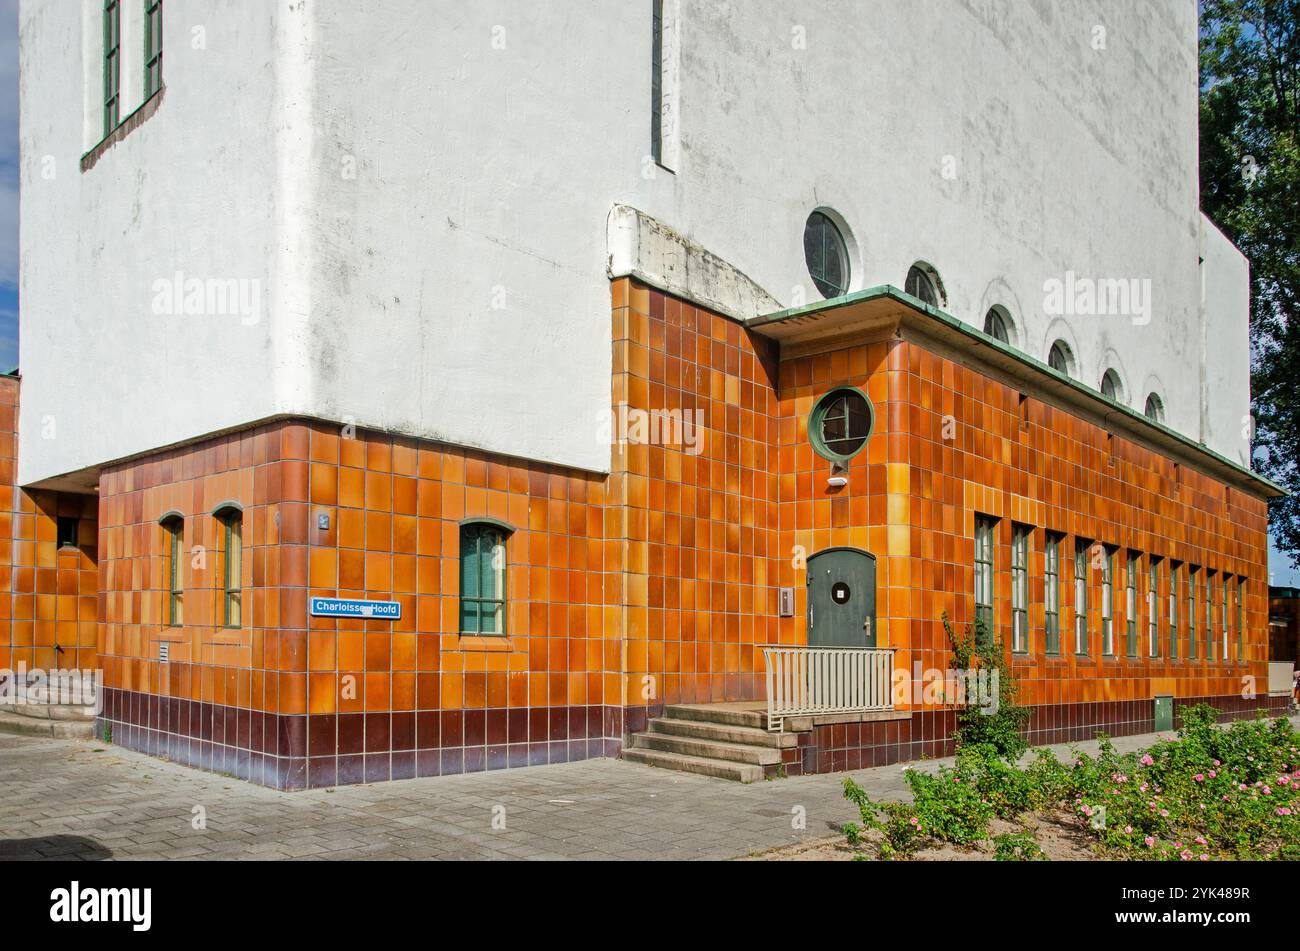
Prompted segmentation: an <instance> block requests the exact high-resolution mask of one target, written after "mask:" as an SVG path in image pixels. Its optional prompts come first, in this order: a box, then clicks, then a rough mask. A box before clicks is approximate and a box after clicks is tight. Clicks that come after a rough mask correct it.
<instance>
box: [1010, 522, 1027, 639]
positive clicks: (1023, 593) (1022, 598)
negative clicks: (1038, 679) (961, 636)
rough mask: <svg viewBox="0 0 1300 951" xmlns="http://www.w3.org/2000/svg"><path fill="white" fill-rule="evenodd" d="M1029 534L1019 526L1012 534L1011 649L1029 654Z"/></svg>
mask: <svg viewBox="0 0 1300 951" xmlns="http://www.w3.org/2000/svg"><path fill="white" fill-rule="evenodd" d="M1029 532H1030V529H1028V528H1026V527H1025V526H1024V525H1017V526H1015V527H1014V528H1013V529H1012V533H1011V649H1012V650H1013V651H1014V652H1016V653H1017V654H1027V653H1029Z"/></svg>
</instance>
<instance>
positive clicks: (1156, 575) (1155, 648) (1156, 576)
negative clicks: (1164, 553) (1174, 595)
mask: <svg viewBox="0 0 1300 951" xmlns="http://www.w3.org/2000/svg"><path fill="white" fill-rule="evenodd" d="M1147 656H1149V657H1159V656H1160V559H1159V558H1155V557H1148V558H1147Z"/></svg>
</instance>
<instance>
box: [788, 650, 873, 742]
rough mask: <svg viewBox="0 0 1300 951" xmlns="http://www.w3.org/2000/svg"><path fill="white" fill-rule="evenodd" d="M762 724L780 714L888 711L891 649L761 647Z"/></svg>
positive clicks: (809, 714)
mask: <svg viewBox="0 0 1300 951" xmlns="http://www.w3.org/2000/svg"><path fill="white" fill-rule="evenodd" d="M763 661H764V663H765V664H766V666H767V728H768V730H769V731H771V732H773V733H779V732H781V731H782V730H783V729H784V728H785V719H786V717H795V716H818V715H827V714H838V713H868V712H871V711H876V710H892V709H893V708H894V704H893V681H894V650H893V649H892V648H874V647H873V648H867V647H827V648H822V647H765V648H763Z"/></svg>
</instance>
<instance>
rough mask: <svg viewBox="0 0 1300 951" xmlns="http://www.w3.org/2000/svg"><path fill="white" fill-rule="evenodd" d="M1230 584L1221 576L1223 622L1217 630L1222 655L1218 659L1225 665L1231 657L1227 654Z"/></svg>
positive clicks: (1225, 577)
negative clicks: (1219, 635) (1221, 643)
mask: <svg viewBox="0 0 1300 951" xmlns="http://www.w3.org/2000/svg"><path fill="white" fill-rule="evenodd" d="M1230 582H1231V579H1229V578H1228V576H1227V575H1226V574H1225V575H1224V576H1223V600H1222V601H1221V602H1220V605H1221V607H1220V609H1219V610H1220V612H1221V613H1222V615H1223V620H1222V621H1221V622H1220V623H1219V629H1220V630H1221V631H1222V632H1223V653H1221V654H1220V655H1219V659H1220V660H1221V661H1223V662H1224V663H1225V664H1226V663H1227V662H1228V658H1229V656H1231V655H1230V654H1229V652H1228V604H1229V603H1230V602H1231V600H1232V595H1231V593H1230V592H1231V590H1232V589H1231V587H1230Z"/></svg>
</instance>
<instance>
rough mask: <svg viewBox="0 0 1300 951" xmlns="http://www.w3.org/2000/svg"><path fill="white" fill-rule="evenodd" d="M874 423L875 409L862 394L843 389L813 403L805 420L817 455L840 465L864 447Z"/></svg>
mask: <svg viewBox="0 0 1300 951" xmlns="http://www.w3.org/2000/svg"><path fill="white" fill-rule="evenodd" d="M875 423H876V414H875V410H873V409H872V408H871V401H870V400H868V399H867V397H866V394H864V393H863V392H862V391H861V390H859V389H856V388H854V387H844V388H842V389H838V390H833V391H831V392H830V393H827V394H826V395H825V396H823V397H822V398H821V399H820V400H818V401H817V405H816V406H814V407H813V411H812V416H810V417H809V419H808V438H809V439H810V440H811V441H812V446H813V450H814V451H816V453H817V455H819V456H821V457H822V458H823V459H829V460H830V461H831V462H836V463H844V462H848V461H849V460H850V459H852V458H853V457H854V456H856V455H857V454H858V453H860V452H862V450H863V449H865V448H866V446H867V440H868V439H870V438H871V430H872V429H873V428H874V427H875Z"/></svg>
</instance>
